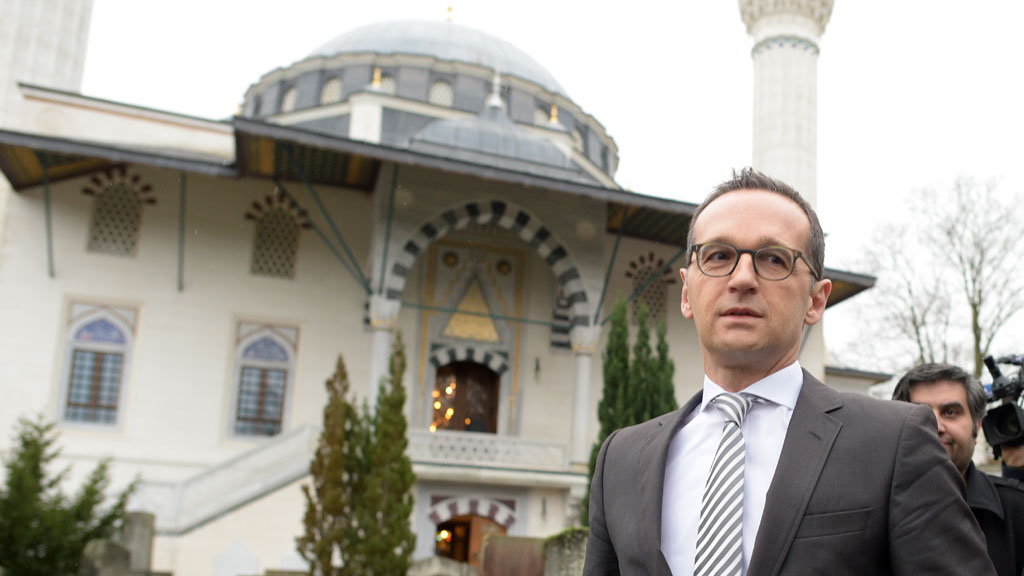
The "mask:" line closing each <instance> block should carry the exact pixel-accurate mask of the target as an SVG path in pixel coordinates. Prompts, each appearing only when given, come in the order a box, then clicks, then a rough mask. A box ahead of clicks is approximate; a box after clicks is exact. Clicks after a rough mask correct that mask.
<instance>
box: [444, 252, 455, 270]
mask: <svg viewBox="0 0 1024 576" xmlns="http://www.w3.org/2000/svg"><path fill="white" fill-rule="evenodd" d="M441 261H442V262H444V265H445V266H447V267H449V268H454V267H455V265H456V264H458V263H459V255H458V254H456V253H455V252H445V253H444V256H441Z"/></svg>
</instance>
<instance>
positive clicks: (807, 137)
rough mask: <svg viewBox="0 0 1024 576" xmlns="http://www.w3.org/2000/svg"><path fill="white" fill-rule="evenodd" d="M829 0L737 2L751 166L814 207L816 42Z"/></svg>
mask: <svg viewBox="0 0 1024 576" xmlns="http://www.w3.org/2000/svg"><path fill="white" fill-rule="evenodd" d="M833 1H834V0H786V1H784V2H780V1H778V0H739V3H740V14H741V15H742V16H743V23H744V24H746V26H747V33H748V34H750V35H751V36H752V37H753V38H754V48H753V50H751V57H752V58H753V59H754V158H753V166H754V168H757V169H758V170H761V171H762V172H765V173H767V174H769V175H771V176H773V177H776V178H779V179H781V180H782V181H784V182H786V183H787V184H789V185H790V186H793V187H794V188H796V190H797V191H798V192H800V194H801V195H803V197H804V198H806V199H807V201H808V202H810V203H811V205H812V206H816V205H817V178H818V172H817V154H818V134H817V132H818V46H819V42H820V41H821V36H822V34H824V32H825V25H826V24H828V19H829V17H830V16H831V15H832V4H833Z"/></svg>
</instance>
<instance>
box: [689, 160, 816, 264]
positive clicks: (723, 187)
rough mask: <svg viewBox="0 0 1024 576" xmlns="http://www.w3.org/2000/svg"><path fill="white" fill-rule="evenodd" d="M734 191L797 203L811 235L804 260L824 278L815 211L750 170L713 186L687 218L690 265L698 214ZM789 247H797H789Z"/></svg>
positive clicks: (774, 181) (791, 192)
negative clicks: (767, 194) (769, 194)
mask: <svg viewBox="0 0 1024 576" xmlns="http://www.w3.org/2000/svg"><path fill="white" fill-rule="evenodd" d="M736 190H764V191H765V192H774V193H775V194H779V195H781V196H785V197H786V198H789V199H790V200H792V201H793V202H796V203H797V205H798V206H800V209H801V210H803V211H804V214H806V215H807V220H809V221H810V223H811V233H810V236H809V237H808V238H807V245H806V246H804V247H803V248H802V251H803V252H805V256H807V260H809V261H810V262H811V264H812V265H813V266H814V270H813V272H814V274H815V275H816V276H817V277H818V278H824V277H825V233H824V232H822V230H821V223H819V222H818V215H817V214H816V213H815V212H814V208H812V207H811V205H810V204H808V203H807V201H806V200H804V198H803V196H801V195H800V193H799V192H797V191H796V190H794V189H793V188H792V187H791V186H790V185H789V184H786V183H785V182H783V181H781V180H778V179H775V178H772V177H771V176H768V175H767V174H764V173H762V172H758V171H757V170H754V169H753V168H750V167H747V168H744V169H742V170H740V171H739V173H737V172H736V171H735V170H733V173H732V178H731V179H729V180H727V181H725V182H722V183H721V184H719V185H718V186H717V187H715V189H714V190H712V191H711V194H709V195H708V197H707V198H705V199H704V201H703V202H701V203H700V206H697V210H696V212H694V213H693V217H692V218H690V230H689V232H688V233H687V235H686V255H687V262H689V258H690V257H691V256H692V253H691V251H692V250H693V245H694V244H695V243H696V238H695V236H694V232H693V230H694V228H695V225H696V224H697V218H698V217H699V216H700V213H701V212H703V211H704V209H705V208H707V206H708V204H711V203H712V202H714V201H715V200H716V199H718V197H719V196H722V195H724V194H728V193H729V192H734V191H736ZM791 248H796V247H795V246H791Z"/></svg>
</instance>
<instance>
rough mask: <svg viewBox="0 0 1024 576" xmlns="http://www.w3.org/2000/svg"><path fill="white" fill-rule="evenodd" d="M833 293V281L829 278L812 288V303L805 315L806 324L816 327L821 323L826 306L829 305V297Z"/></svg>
mask: <svg viewBox="0 0 1024 576" xmlns="http://www.w3.org/2000/svg"><path fill="white" fill-rule="evenodd" d="M831 293H832V281H831V280H829V279H828V278H825V279H824V280H818V281H817V282H815V283H814V285H813V286H811V301H810V303H809V304H808V306H807V312H806V313H805V314H804V324H806V325H808V326H814V325H815V324H817V323H818V322H821V317H822V315H823V314H825V304H826V303H828V295H829V294H831Z"/></svg>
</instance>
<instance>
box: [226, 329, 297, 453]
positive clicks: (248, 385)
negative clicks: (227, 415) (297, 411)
mask: <svg viewBox="0 0 1024 576" xmlns="http://www.w3.org/2000/svg"><path fill="white" fill-rule="evenodd" d="M240 360H241V365H240V367H239V372H238V394H237V397H238V402H237V406H236V412H235V427H234V428H235V433H236V434H241V435H246V436H273V435H275V434H278V433H280V432H281V429H282V425H283V419H284V408H285V397H286V392H287V389H288V373H289V371H290V365H291V354H289V352H288V350H287V349H286V348H285V346H283V345H282V344H281V343H280V342H279V341H278V340H277V339H275V338H273V337H272V336H270V335H262V336H257V337H256V338H252V339H249V340H247V341H246V342H245V343H244V344H243V347H242V350H241V359H240Z"/></svg>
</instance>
